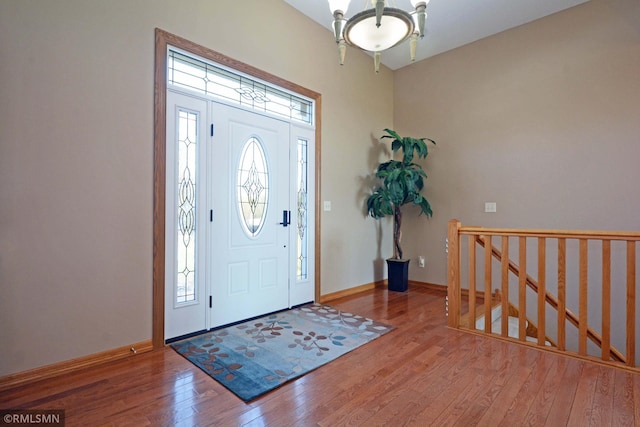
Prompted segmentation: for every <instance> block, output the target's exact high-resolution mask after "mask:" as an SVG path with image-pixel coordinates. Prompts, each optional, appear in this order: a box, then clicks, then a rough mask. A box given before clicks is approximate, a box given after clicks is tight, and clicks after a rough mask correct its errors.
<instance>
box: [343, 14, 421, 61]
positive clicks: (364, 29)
mask: <svg viewBox="0 0 640 427" xmlns="http://www.w3.org/2000/svg"><path fill="white" fill-rule="evenodd" d="M413 29H414V24H413V18H412V17H411V15H409V14H408V13H407V12H405V11H403V10H400V9H395V8H391V7H385V8H384V14H383V15H382V20H381V25H380V27H376V14H375V10H374V9H369V10H365V11H363V12H360V13H358V14H356V15H355V16H354V17H353V18H351V19H349V20H348V21H347V24H346V25H345V27H344V38H345V40H346V41H347V43H349V44H351V45H353V46H357V47H359V48H360V49H363V50H367V51H370V52H380V51H383V50H386V49H389V48H391V47H393V46H395V45H397V44H398V43H400V42H402V41H404V40H406V39H407V37H409V36H410V35H411V33H413Z"/></svg>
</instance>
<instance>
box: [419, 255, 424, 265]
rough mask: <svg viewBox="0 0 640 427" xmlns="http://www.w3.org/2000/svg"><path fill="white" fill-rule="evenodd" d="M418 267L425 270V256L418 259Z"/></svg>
mask: <svg viewBox="0 0 640 427" xmlns="http://www.w3.org/2000/svg"><path fill="white" fill-rule="evenodd" d="M418 267H420V268H424V257H423V256H419V257H418Z"/></svg>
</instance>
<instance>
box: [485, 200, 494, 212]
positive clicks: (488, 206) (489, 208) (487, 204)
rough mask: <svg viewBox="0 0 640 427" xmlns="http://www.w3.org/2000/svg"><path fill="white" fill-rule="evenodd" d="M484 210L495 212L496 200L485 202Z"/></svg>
mask: <svg viewBox="0 0 640 427" xmlns="http://www.w3.org/2000/svg"><path fill="white" fill-rule="evenodd" d="M484 211H485V212H496V202H485V204H484Z"/></svg>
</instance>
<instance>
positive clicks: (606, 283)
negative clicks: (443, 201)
mask: <svg viewBox="0 0 640 427" xmlns="http://www.w3.org/2000/svg"><path fill="white" fill-rule="evenodd" d="M463 235H467V236H468V237H469V245H468V246H469V248H468V254H467V257H466V258H465V260H467V263H468V276H469V279H468V280H469V283H468V285H469V286H468V289H465V291H467V292H468V298H469V300H468V303H469V313H467V314H466V315H465V317H466V316H468V318H470V319H473V318H476V292H477V290H476V268H477V266H476V251H477V245H478V244H479V245H481V246H482V247H484V290H483V291H480V293H479V295H482V296H483V299H484V307H483V308H484V315H485V327H484V331H482V330H479V331H477V332H478V333H483V332H485V333H490V332H491V324H490V321H491V319H490V316H491V306H492V303H493V302H495V301H494V298H493V296H492V293H491V287H492V283H493V280H492V260H493V259H497V260H498V261H500V273H501V275H500V282H501V289H500V291H501V293H502V295H503V298H502V301H501V304H502V313H503V316H504V315H505V314H504V313H508V310H509V304H511V303H510V302H509V287H510V284H509V274H510V273H511V274H514V275H516V276H517V278H518V283H517V294H518V295H517V302H516V303H515V307H516V308H517V311H518V329H519V331H518V335H519V336H518V338H517V341H520V342H525V341H526V335H527V333H526V332H527V331H526V324H527V318H526V307H527V306H526V298H527V297H526V291H527V288H528V289H531V290H532V291H534V292H535V294H536V295H537V323H538V325H537V329H538V334H537V335H538V336H537V338H538V341H537V345H538V346H545V341H546V340H545V334H546V314H545V310H546V306H547V304H549V306H550V307H552V308H553V309H555V310H556V311H557V313H558V316H557V320H558V325H557V344H556V343H553V344H555V345H556V346H557V348H549V347H546V348H547V349H549V351H555V352H561V353H568V354H570V355H572V356H575V357H579V358H583V359H587V360H592V361H598V362H600V363H604V364H612V365H615V366H619V367H624V368H627V369H631V370H633V371H634V372H640V369H639V368H638V366H637V365H636V360H635V359H636V357H635V353H636V339H637V338H636V262H637V261H636V244H637V242H638V241H640V233H638V232H608V231H566V230H529V229H499V228H482V227H463V226H462V224H461V223H460V221H458V220H451V221H449V226H448V237H447V252H448V257H447V272H448V273H447V276H448V278H447V281H448V295H447V316H448V325H449V327H452V328H456V329H468V330H471V331H473V330H474V329H475V323H474V322H468V323H467V325H463V324H462V323H461V318H462V316H461V308H462V304H463V303H462V287H461V272H460V269H461V267H462V264H463V262H462V259H461V258H462V253H461V243H462V240H461V238H462V236H463ZM493 237H501V239H502V250H498V249H497V248H496V247H494V246H493V244H487V242H489V243H491V242H492V240H493ZM510 238H517V239H518V264H516V263H515V262H513V261H511V260H510V259H509V257H508V255H503V254H509V239H510ZM528 238H532V239H533V238H535V239H537V242H538V246H537V247H538V251H537V252H538V254H537V255H538V265H537V271H538V281H536V280H534V279H533V278H532V277H531V276H530V275H528V274H527V266H526V264H527V239H528ZM546 239H557V244H558V252H557V256H558V259H557V269H558V270H557V280H558V282H557V290H558V296H557V297H556V296H554V295H553V294H552V293H550V292H548V291H547V286H546V283H545V282H546V280H547V279H546V262H547V261H546V258H547V257H546ZM567 240H572V241H577V242H578V248H577V252H578V257H577V258H578V264H579V265H578V276H579V277H578V280H577V282H578V283H577V293H578V296H577V300H578V301H577V305H578V308H579V309H578V313H579V314H575V313H573V312H572V311H571V310H569V309H568V307H567V300H566V296H567V283H566V281H567V275H566V273H567V265H566V264H567V252H566V248H567V246H566V243H567ZM589 241H600V242H601V247H602V264H601V265H600V266H598V268H600V269H601V272H602V281H601V288H600V289H599V290H600V291H601V292H600V295H597V296H596V298H598V297H600V298H601V300H602V305H601V310H602V311H601V313H602V334H599V333H597V332H596V331H595V330H594V329H593V328H591V327H590V326H589V325H588V317H587V294H588V292H587V290H588V286H587V285H588V283H589V282H590V279H591V278H590V276H589V274H588V273H589V266H588V262H589V260H588V249H589ZM612 241H619V242H625V243H626V286H623V287H621V288H620V289H615V291H616V292H618V293H620V292H623V293H624V296H626V307H625V316H626V322H625V321H623V322H622V324H620V325H617V327H618V328H619V329H622V327H623V326H625V327H626V329H625V330H624V331H623V335H617V336H616V337H617V340H618V342H620V341H625V340H626V346H625V348H626V352H625V353H622V352H621V351H619V350H618V349H616V348H615V347H613V346H612V345H611V338H612V334H611V317H612V316H611V314H612V311H611V301H612V299H611V297H612V288H611V273H612V271H611V264H612V262H611V242H612ZM591 291H593V289H591ZM617 295H618V296H619V295H620V294H617ZM592 307H593V306H592ZM618 318H619V317H618ZM567 320H568V322H569V323H570V324H571V325H573V326H575V327H576V328H577V329H578V343H577V347H578V349H577V351H575V350H573V351H572V350H568V349H567V348H566V330H565V324H566V321H567ZM506 323H507V322H506V321H505V318H503V321H502V330H501V335H502V337H503V338H507V339H510V340H512V341H513V340H514V339H512V338H508V334H507V325H506ZM625 324H626V325H625ZM588 340H589V341H591V342H593V343H595V344H596V345H597V346H598V347H600V352H601V357H600V358H598V357H595V356H592V355H589V354H588V353H587V341H588ZM530 345H532V344H530Z"/></svg>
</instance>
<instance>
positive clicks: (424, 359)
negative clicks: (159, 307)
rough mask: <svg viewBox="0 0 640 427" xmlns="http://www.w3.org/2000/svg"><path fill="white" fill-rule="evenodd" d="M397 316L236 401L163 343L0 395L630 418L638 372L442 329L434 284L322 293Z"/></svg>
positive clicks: (116, 411)
mask: <svg viewBox="0 0 640 427" xmlns="http://www.w3.org/2000/svg"><path fill="white" fill-rule="evenodd" d="M330 305H332V306H334V307H336V308H339V309H341V310H345V311H351V312H354V313H357V314H360V315H363V316H367V317H371V318H373V319H376V320H379V321H382V322H386V323H389V324H392V325H395V326H396V327H397V330H395V331H394V332H391V333H389V334H387V335H385V336H383V337H381V338H379V339H377V340H375V341H373V342H371V343H369V344H367V345H365V346H363V347H360V348H358V349H356V350H354V351H353V352H351V353H348V354H346V355H345V356H343V357H341V358H339V359H337V360H335V361H333V362H331V363H329V364H328V365H325V366H323V367H320V368H318V369H317V370H315V371H313V372H311V373H309V374H307V375H305V376H304V377H302V378H299V379H297V380H295V381H293V382H290V383H288V384H285V385H284V386H282V387H280V388H278V389H276V390H274V391H272V392H271V393H269V394H267V395H265V396H263V397H261V398H259V399H257V400H255V401H253V402H251V403H249V404H245V403H244V402H242V401H241V400H240V399H238V398H237V397H236V396H235V395H234V394H232V393H231V392H229V391H227V390H226V389H225V388H224V387H222V386H221V385H220V384H218V383H217V382H216V381H214V380H213V379H211V378H210V377H208V376H207V375H206V374H204V373H203V372H202V371H200V370H199V369H198V368H196V367H195V366H194V365H192V364H191V363H189V362H188V361H187V360H185V359H183V358H182V357H181V356H179V355H178V354H177V353H175V352H174V351H173V350H172V349H170V348H165V349H163V350H159V351H155V352H151V353H146V354H141V355H139V356H135V357H133V358H130V359H127V360H123V361H119V362H114V363H110V364H107V365H103V366H100V367H96V368H90V369H87V370H84V371H82V372H77V373H73V374H68V375H65V376H62V377H58V378H55V379H50V380H46V381H42V382H39V383H35V384H31V385H27V386H23V387H18V388H15V389H12V390H9V391H6V392H3V393H2V394H0V409H9V408H11V409H17V408H21V409H65V411H66V425H67V426H75V425H89V426H100V425H112V426H174V425H180V426H182V425H184V426H208V425H215V426H243V425H247V426H346V425H349V426H358V425H363V426H401V425H415V426H427V425H435V426H446V425H454V426H474V425H482V426H521V425H534V426H565V425H570V426H588V425H592V426H634V425H635V426H640V375H637V374H632V373H629V372H626V371H622V370H617V369H614V368H608V367H603V366H599V365H595V364H591V363H589V362H582V361H578V360H574V359H570V358H567V357H562V356H558V355H555V354H550V353H546V352H543V351H539V350H535V349H531V348H526V347H523V346H519V345H516V344H510V343H505V342H501V341H498V340H493V339H489V338H484V337H478V336H474V335H470V334H466V333H462V332H459V331H455V330H451V329H448V328H446V326H445V322H446V318H445V316H444V308H445V299H444V294H443V293H440V292H438V291H433V290H428V289H423V288H419V287H418V288H411V289H410V290H409V291H408V292H407V293H388V292H387V291H386V290H384V289H376V290H372V291H367V292H363V293H361V294H358V295H355V296H350V297H344V298H341V299H339V300H335V301H332V302H331V303H330Z"/></svg>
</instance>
